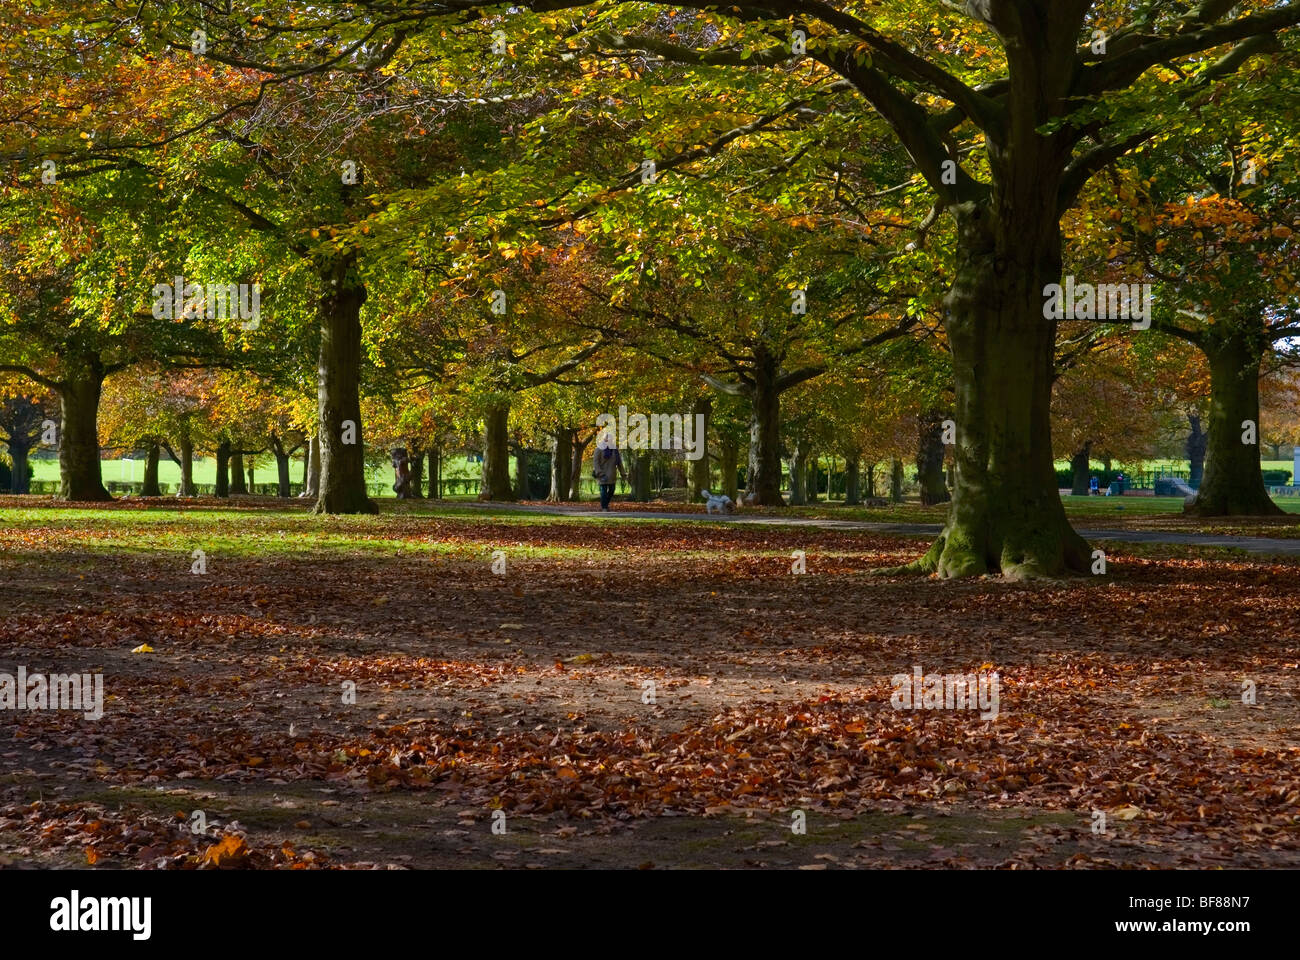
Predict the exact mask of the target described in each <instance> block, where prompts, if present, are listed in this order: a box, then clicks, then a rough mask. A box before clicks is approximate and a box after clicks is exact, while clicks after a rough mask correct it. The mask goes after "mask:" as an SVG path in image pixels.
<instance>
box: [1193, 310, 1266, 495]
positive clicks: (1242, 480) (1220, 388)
mask: <svg viewBox="0 0 1300 960" xmlns="http://www.w3.org/2000/svg"><path fill="white" fill-rule="evenodd" d="M1225 326H1226V327H1227V329H1226V330H1225V332H1224V334H1223V335H1220V336H1218V337H1216V338H1215V339H1214V340H1209V339H1207V340H1206V341H1205V343H1204V346H1203V349H1205V355H1206V357H1207V359H1208V360H1209V361H1210V416H1209V423H1208V426H1207V429H1206V431H1205V433H1206V438H1207V440H1208V447H1207V452H1206V457H1205V476H1204V477H1203V478H1202V480H1201V486H1200V489H1199V490H1197V492H1196V497H1195V498H1194V499H1193V500H1192V501H1191V502H1189V503H1187V504H1186V505H1185V506H1184V507H1183V512H1184V513H1186V514H1189V515H1191V516H1197V517H1224V516H1280V515H1282V513H1283V512H1284V511H1283V510H1282V508H1281V507H1279V506H1278V505H1277V504H1275V503H1274V502H1273V500H1272V498H1271V497H1270V496H1269V495H1268V488H1267V487H1266V486H1265V485H1264V478H1263V476H1262V475H1261V474H1260V464H1259V433H1260V430H1259V368H1260V363H1261V361H1262V358H1263V354H1264V345H1263V344H1262V343H1260V342H1259V341H1258V339H1257V338H1256V337H1254V336H1252V335H1251V334H1252V332H1253V331H1250V330H1248V329H1243V328H1235V327H1232V326H1231V325H1225ZM1248 423H1249V424H1252V425H1253V436H1248V435H1247V431H1248V429H1249V428H1248V427H1247V424H1248ZM1251 440H1253V442H1248V441H1251Z"/></svg>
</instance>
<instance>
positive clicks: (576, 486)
mask: <svg viewBox="0 0 1300 960" xmlns="http://www.w3.org/2000/svg"><path fill="white" fill-rule="evenodd" d="M595 439H596V435H595V434H594V433H593V434H592V435H591V436H589V437H588V438H587V439H586V440H582V439H580V436H579V433H578V431H577V430H574V431H573V439H572V441H571V442H572V444H573V461H572V463H571V464H570V465H569V499H570V500H572V501H574V502H575V503H576V502H577V501H579V500H581V499H582V477H583V473H584V470H583V464H584V461H585V458H586V453H587V447H588V446H589V445H590V444H591V441H593V440H595Z"/></svg>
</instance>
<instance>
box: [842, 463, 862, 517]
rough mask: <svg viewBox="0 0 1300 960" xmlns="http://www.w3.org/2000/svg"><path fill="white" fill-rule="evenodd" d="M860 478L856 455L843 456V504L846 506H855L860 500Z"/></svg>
mask: <svg viewBox="0 0 1300 960" xmlns="http://www.w3.org/2000/svg"><path fill="white" fill-rule="evenodd" d="M861 479H862V475H861V467H860V466H859V463H858V455H857V454H856V453H853V454H850V455H849V456H847V457H845V458H844V505H845V506H846V507H856V506H857V505H858V504H860V503H861V502H862V491H861V489H860V487H861Z"/></svg>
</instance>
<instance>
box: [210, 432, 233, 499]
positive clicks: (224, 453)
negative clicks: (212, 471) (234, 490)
mask: <svg viewBox="0 0 1300 960" xmlns="http://www.w3.org/2000/svg"><path fill="white" fill-rule="evenodd" d="M213 492H214V493H215V494H216V495H217V496H218V497H229V496H230V441H229V440H222V441H221V442H220V443H219V444H217V481H216V484H215V486H214V489H213Z"/></svg>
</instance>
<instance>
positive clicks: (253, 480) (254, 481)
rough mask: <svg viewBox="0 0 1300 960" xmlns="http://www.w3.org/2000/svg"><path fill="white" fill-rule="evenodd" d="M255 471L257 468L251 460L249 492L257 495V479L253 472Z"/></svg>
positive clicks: (249, 463)
mask: <svg viewBox="0 0 1300 960" xmlns="http://www.w3.org/2000/svg"><path fill="white" fill-rule="evenodd" d="M255 469H256V466H255V464H254V463H253V461H252V460H251V459H250V460H249V461H248V492H249V493H251V494H254V495H255V494H256V493H257V479H256V478H255V477H254V476H253V471H254V470H255Z"/></svg>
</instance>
